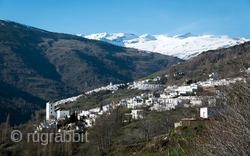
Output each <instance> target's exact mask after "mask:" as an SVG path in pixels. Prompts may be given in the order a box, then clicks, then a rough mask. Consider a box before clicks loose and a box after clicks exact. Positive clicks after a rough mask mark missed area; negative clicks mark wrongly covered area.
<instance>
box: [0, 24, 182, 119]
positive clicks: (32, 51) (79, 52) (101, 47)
mask: <svg viewBox="0 0 250 156" xmlns="http://www.w3.org/2000/svg"><path fill="white" fill-rule="evenodd" d="M180 61H182V60H180V59H178V58H175V57H170V56H164V55H160V54H155V53H146V52H142V51H138V50H135V49H128V48H123V47H118V46H114V45H111V44H108V43H105V42H100V41H94V40H88V39H85V38H82V37H77V36H74V35H68V34H60V33H52V32H48V31H44V30H41V29H37V28H33V27H29V26H26V25H22V24H18V23H15V22H8V21H2V20H0V80H1V83H3V84H4V85H5V88H7V89H9V95H8V96H3V95H2V94H3V93H4V90H3V91H2V92H1V95H0V98H1V99H4V100H5V101H8V100H10V101H11V102H4V103H2V102H1V104H0V105H1V108H2V110H3V111H5V112H8V111H9V109H4V108H7V107H5V106H7V105H12V107H13V108H15V106H17V105H18V103H16V102H15V100H13V97H17V98H18V97H20V98H21V99H23V101H24V103H25V102H27V104H28V105H29V104H31V103H34V105H35V104H36V101H37V100H36V99H33V100H31V101H27V98H25V96H26V94H25V96H24V94H16V92H15V90H17V91H20V92H23V93H27V95H29V96H34V97H36V98H38V99H41V100H44V101H48V100H56V99H60V98H63V97H68V96H71V95H73V94H79V93H81V92H82V91H86V90H89V89H92V88H96V87H99V86H101V85H106V84H107V83H109V82H111V81H112V82H114V83H120V82H127V81H131V80H134V79H138V78H141V77H143V76H146V75H147V74H150V73H153V72H156V71H158V70H161V69H163V68H166V67H169V66H170V65H172V64H175V63H177V62H180ZM8 85H9V86H11V87H12V88H11V89H10V88H8V87H7V86H8ZM17 95H20V96H17ZM6 99H7V100H6ZM31 99H32V98H31ZM1 101H2V100H1ZM39 106H40V105H39ZM39 106H38V107H39ZM21 108H22V107H21ZM26 108H27V109H30V108H31V107H26ZM35 108H36V107H35ZM2 120H3V118H1V119H0V121H2Z"/></svg>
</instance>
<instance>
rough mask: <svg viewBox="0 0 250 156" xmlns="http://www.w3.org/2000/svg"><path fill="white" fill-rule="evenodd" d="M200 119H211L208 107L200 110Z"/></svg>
mask: <svg viewBox="0 0 250 156" xmlns="http://www.w3.org/2000/svg"><path fill="white" fill-rule="evenodd" d="M200 117H201V118H205V119H207V118H208V117H209V115H208V108H207V107H202V108H200Z"/></svg>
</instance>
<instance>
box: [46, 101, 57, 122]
mask: <svg viewBox="0 0 250 156" xmlns="http://www.w3.org/2000/svg"><path fill="white" fill-rule="evenodd" d="M55 118H56V112H55V105H54V103H50V102H47V103H46V120H51V119H55Z"/></svg>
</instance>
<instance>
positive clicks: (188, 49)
mask: <svg viewBox="0 0 250 156" xmlns="http://www.w3.org/2000/svg"><path fill="white" fill-rule="evenodd" d="M78 36H82V37H84V38H88V39H93V40H101V41H104V42H108V43H111V44H114V45H118V46H123V47H129V48H136V49H140V50H146V51H150V52H156V53H160V54H163V55H170V56H176V57H179V58H181V59H189V58H191V57H194V56H197V55H198V54H200V53H202V52H204V51H208V50H216V49H221V48H227V47H230V46H234V45H238V44H241V43H244V42H246V41H250V39H246V38H232V37H229V36H226V35H221V36H216V35H194V34H192V33H186V34H180V35H174V36H170V35H165V34H159V35H150V34H142V35H135V34H130V33H106V32H105V33H96V34H90V35H81V34H78Z"/></svg>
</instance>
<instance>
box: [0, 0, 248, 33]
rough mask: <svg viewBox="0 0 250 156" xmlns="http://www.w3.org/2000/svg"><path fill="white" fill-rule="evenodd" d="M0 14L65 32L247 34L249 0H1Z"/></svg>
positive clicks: (1, 16) (36, 25) (0, 15)
mask: <svg viewBox="0 0 250 156" xmlns="http://www.w3.org/2000/svg"><path fill="white" fill-rule="evenodd" d="M0 18H2V19H9V20H13V21H17V22H21V23H23V24H27V25H31V26H35V27H39V28H43V29H46V30H50V31H56V32H65V33H72V34H76V33H84V34H89V33H98V32H129V33H136V34H142V33H150V34H159V33H165V34H170V35H171V34H172V35H174V34H181V33H187V32H191V33H194V34H219V35H229V36H235V37H239V36H241V37H249V38H250V0H0Z"/></svg>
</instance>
